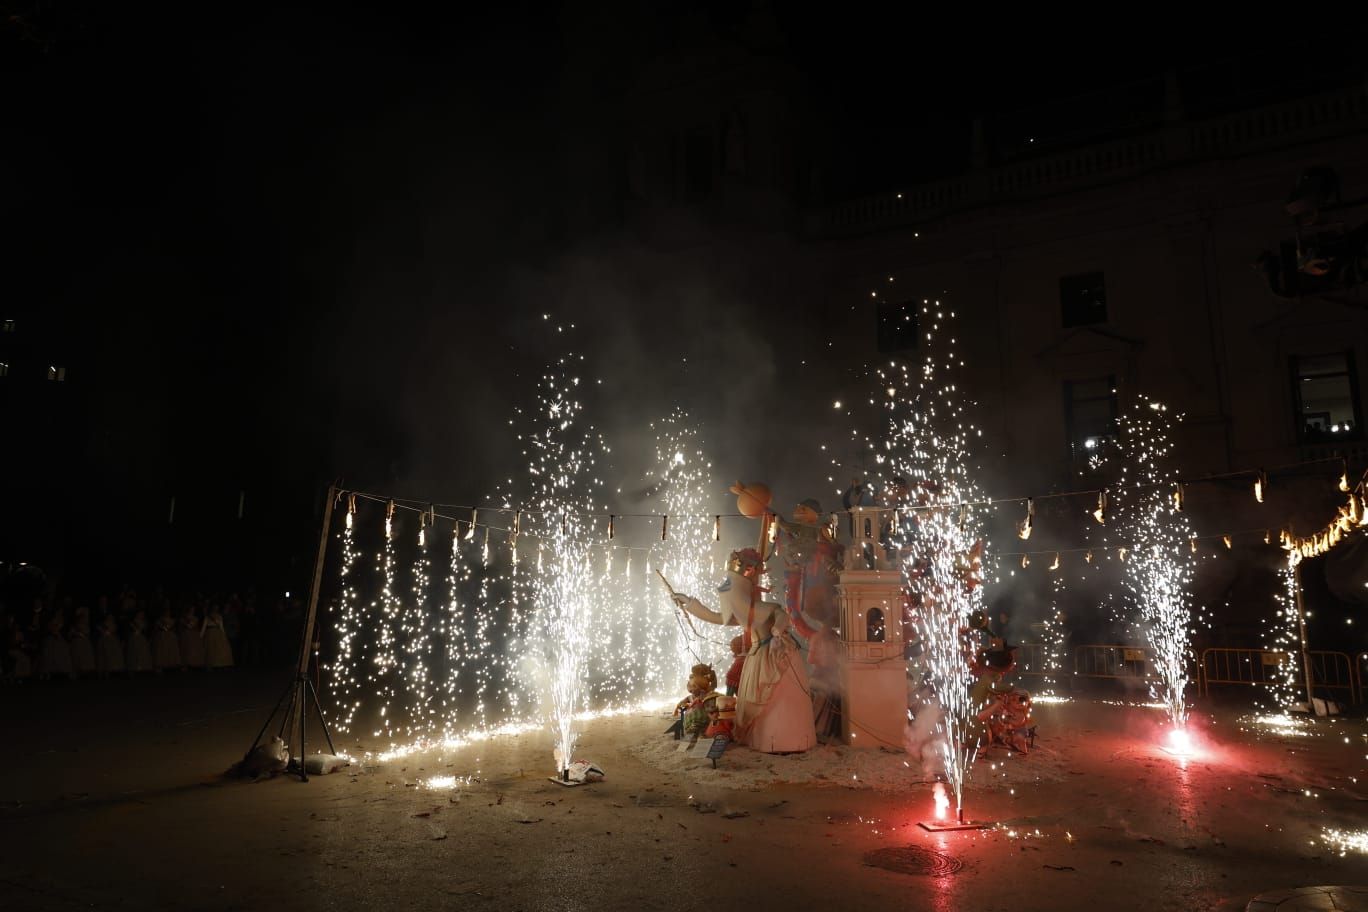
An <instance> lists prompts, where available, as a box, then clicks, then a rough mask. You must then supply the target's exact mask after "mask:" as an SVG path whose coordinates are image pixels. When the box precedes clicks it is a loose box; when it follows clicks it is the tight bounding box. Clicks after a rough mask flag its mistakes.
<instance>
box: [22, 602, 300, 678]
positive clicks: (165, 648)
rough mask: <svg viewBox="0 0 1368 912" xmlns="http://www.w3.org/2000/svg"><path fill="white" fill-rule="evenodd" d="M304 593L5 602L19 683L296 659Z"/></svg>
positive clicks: (270, 663)
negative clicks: (273, 596) (289, 595)
mask: <svg viewBox="0 0 1368 912" xmlns="http://www.w3.org/2000/svg"><path fill="white" fill-rule="evenodd" d="M303 616H304V615H303V607H302V606H301V605H300V603H299V600H298V599H290V598H281V599H276V600H274V601H270V602H268V601H263V600H262V599H261V598H259V597H258V596H257V594H256V593H255V592H252V591H249V592H247V594H246V595H239V594H238V593H236V592H230V593H221V592H220V593H213V594H209V595H206V594H204V593H196V594H193V595H186V596H170V595H168V594H167V593H166V592H165V591H164V590H163V589H162V588H160V587H158V588H156V589H154V590H153V591H152V592H150V593H147V594H140V593H138V592H137V591H135V590H134V589H132V588H131V587H128V586H125V587H123V588H122V589H121V590H120V591H119V592H118V593H117V594H115V595H100V596H98V597H96V598H94V599H93V600H91V601H90V602H89V603H88V602H86V601H83V600H81V601H78V600H77V599H75V598H73V597H71V596H64V595H54V594H40V595H31V596H25V597H23V598H22V599H21V598H16V597H15V596H13V595H9V596H7V597H6V598H5V600H4V601H0V629H3V630H4V632H5V649H4V654H3V656H0V673H3V677H4V678H5V679H6V680H9V681H26V680H36V681H50V680H71V679H86V678H90V679H94V678H107V677H111V676H131V675H139V674H162V673H168V672H175V673H182V672H207V671H216V670H220V669H227V668H232V667H233V666H235V665H254V666H265V667H276V666H282V665H288V664H290V663H291V662H292V661H293V660H294V658H295V656H296V654H297V650H298V648H299V636H300V632H301V630H300V628H301V625H302V623H303Z"/></svg>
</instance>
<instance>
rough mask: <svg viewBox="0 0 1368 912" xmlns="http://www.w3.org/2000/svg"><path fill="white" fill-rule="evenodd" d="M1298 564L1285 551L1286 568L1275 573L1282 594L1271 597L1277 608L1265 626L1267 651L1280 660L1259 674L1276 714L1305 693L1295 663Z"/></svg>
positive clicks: (1298, 639) (1295, 555) (1297, 653)
mask: <svg viewBox="0 0 1368 912" xmlns="http://www.w3.org/2000/svg"><path fill="white" fill-rule="evenodd" d="M1300 561H1301V555H1300V554H1298V553H1297V552H1296V551H1289V552H1288V555H1287V563H1286V565H1284V566H1283V567H1282V568H1281V569H1280V570H1279V571H1278V573H1279V575H1280V576H1281V577H1282V583H1283V585H1282V591H1281V592H1279V593H1277V594H1276V595H1275V596H1274V598H1275V599H1276V600H1277V608H1275V609H1274V611H1273V618H1272V621H1271V622H1270V623H1269V624H1268V625H1267V637H1268V639H1267V641H1266V642H1267V648H1268V650H1269V651H1271V652H1273V653H1275V654H1277V656H1278V659H1279V661H1278V662H1277V664H1276V665H1274V666H1272V667H1271V668H1269V667H1267V666H1265V667H1264V668H1263V669H1261V671H1262V672H1263V673H1264V674H1265V675H1266V676H1267V677H1268V683H1269V696H1270V698H1271V699H1272V701H1273V709H1274V714H1275V715H1276V714H1278V713H1282V712H1285V711H1286V710H1287V709H1288V707H1290V706H1291V705H1292V704H1293V703H1295V702H1297V697H1298V696H1299V695H1300V694H1301V693H1303V692H1304V690H1303V683H1304V682H1303V681H1302V680H1301V664H1300V663H1299V662H1298V661H1297V657H1298V656H1300V655H1301V650H1302V642H1301V625H1300V624H1299V623H1298V618H1297V564H1298V563H1299V562H1300ZM1260 658H1261V659H1262V657H1260Z"/></svg>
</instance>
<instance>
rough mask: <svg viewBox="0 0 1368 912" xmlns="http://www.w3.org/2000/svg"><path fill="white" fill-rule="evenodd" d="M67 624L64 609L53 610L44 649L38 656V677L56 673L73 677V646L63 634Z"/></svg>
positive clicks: (46, 676) (42, 677) (44, 640)
mask: <svg viewBox="0 0 1368 912" xmlns="http://www.w3.org/2000/svg"><path fill="white" fill-rule="evenodd" d="M64 626H65V624H64V623H63V619H62V609H60V608H58V609H57V610H56V611H55V612H53V615H52V618H51V619H50V620H49V621H48V622H47V633H46V635H45V636H44V637H43V651H42V652H41V653H40V654H39V656H38V677H39V678H41V679H44V680H46V679H47V678H50V677H52V676H53V675H55V674H59V675H66V676H67V677H68V678H69V677H71V647H69V646H68V645H67V641H66V639H64V638H63V636H62V628H63V627H64Z"/></svg>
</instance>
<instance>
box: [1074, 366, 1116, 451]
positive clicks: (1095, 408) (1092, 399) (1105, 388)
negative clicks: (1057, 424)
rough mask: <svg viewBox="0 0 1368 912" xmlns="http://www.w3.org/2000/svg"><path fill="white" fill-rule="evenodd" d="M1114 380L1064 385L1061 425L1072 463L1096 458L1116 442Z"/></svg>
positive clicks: (1096, 380) (1106, 379) (1108, 378)
mask: <svg viewBox="0 0 1368 912" xmlns="http://www.w3.org/2000/svg"><path fill="white" fill-rule="evenodd" d="M1117 411H1118V410H1117V407H1116V378H1115V377H1098V378H1097V379H1094V380H1066V381H1064V425H1065V427H1066V428H1067V430H1068V434H1069V448H1070V449H1071V450H1072V452H1073V456H1074V458H1075V459H1079V458H1082V459H1087V458H1088V457H1090V456H1092V455H1094V454H1098V455H1100V454H1101V452H1102V451H1103V450H1104V449H1106V447H1107V446H1108V445H1109V444H1110V443H1112V442H1113V441H1115V440H1116V416H1117Z"/></svg>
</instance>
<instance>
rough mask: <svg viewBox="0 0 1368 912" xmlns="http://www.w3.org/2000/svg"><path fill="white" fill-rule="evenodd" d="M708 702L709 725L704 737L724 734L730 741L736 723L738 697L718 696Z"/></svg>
mask: <svg viewBox="0 0 1368 912" xmlns="http://www.w3.org/2000/svg"><path fill="white" fill-rule="evenodd" d="M708 702H709V708H708V727H707V729H705V730H704V732H703V737H705V738H716V737H717V736H718V735H723V736H725V737H726V739H727V740H728V741H730V740H731V737H732V728H733V727H734V726H735V725H736V697H725V696H717V697H714V698H713V699H712V700H710V701H708Z"/></svg>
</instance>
